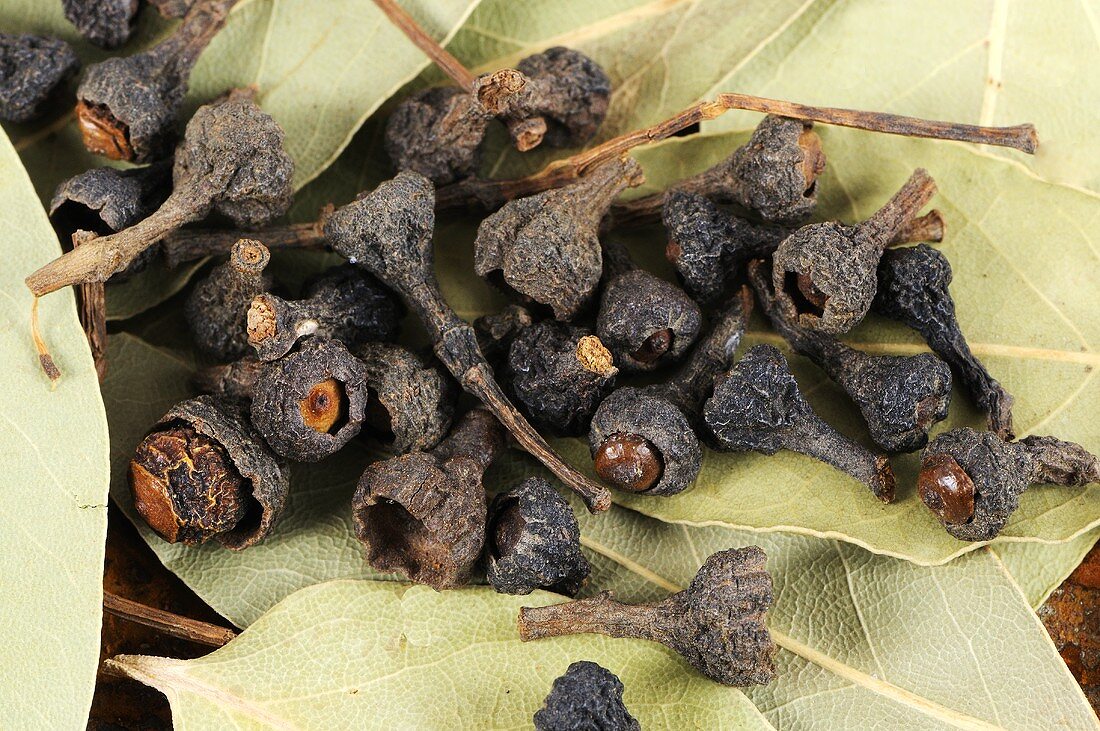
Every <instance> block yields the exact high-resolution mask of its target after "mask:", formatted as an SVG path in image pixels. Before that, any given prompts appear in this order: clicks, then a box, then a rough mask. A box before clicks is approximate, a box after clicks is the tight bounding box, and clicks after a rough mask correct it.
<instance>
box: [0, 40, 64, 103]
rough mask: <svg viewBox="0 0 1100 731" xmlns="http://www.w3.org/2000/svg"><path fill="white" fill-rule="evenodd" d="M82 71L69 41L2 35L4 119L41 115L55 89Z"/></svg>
mask: <svg viewBox="0 0 1100 731" xmlns="http://www.w3.org/2000/svg"><path fill="white" fill-rule="evenodd" d="M79 68H80V59H78V58H77V57H76V54H75V53H74V52H73V49H72V48H71V47H70V46H69V44H68V43H66V42H65V41H61V40H58V39H56V38H49V37H47V36H32V35H29V34H25V35H14V34H11V33H0V119H2V120H4V121H5V122H29V121H31V120H32V119H34V118H35V117H37V116H39V115H40V114H41V113H42V109H43V107H44V106H45V103H46V100H47V99H48V98H49V97H50V95H51V94H53V91H54V89H56V88H57V87H58V86H60V85H61V83H62V82H63V81H65V80H66V79H68V78H69V77H70V76H72V75H73V74H75V73H76V71H77V69H79Z"/></svg>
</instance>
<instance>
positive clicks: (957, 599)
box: [578, 508, 1098, 729]
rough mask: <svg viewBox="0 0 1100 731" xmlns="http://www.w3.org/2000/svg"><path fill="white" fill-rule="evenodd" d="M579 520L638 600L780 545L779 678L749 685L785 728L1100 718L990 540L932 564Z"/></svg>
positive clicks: (1040, 725) (597, 581) (589, 542)
mask: <svg viewBox="0 0 1100 731" xmlns="http://www.w3.org/2000/svg"><path fill="white" fill-rule="evenodd" d="M578 518H579V520H580V522H581V532H582V542H583V544H584V546H585V547H586V548H587V549H589V550H588V555H589V557H590V559H591V560H592V563H593V573H592V575H591V577H590V579H589V581H590V583H591V584H593V585H595V586H598V587H600V588H611V589H613V590H614V591H615V593H616V595H618V596H620V597H621V598H623V599H624V600H627V601H634V602H641V601H653V600H657V599H660V598H661V597H663V596H666V595H667V594H668V593H669V592H670V591H675V590H677V589H679V588H680V587H684V586H687V584H688V582H690V580H691V577H692V576H693V575H694V574H695V571H696V570H697V569H698V567H699V565H700V564H701V563H702V561H703V560H705V559H706V557H707V556H709V555H710V554H712V553H714V552H716V551H719V550H723V549H726V548H730V547H733V546H743V545H748V544H757V545H759V546H761V547H762V548H764V550H765V551H767V553H768V569H769V571H770V572H771V574H772V578H773V581H774V585H775V605H774V606H773V608H772V610H771V611H770V613H769V619H768V625H769V628H770V629H771V631H772V634H773V637H774V638H775V641H776V643H777V644H778V645H779V647H780V648H781V649H780V651H779V654H778V655H777V658H776V659H777V671H778V674H777V677H776V680H775V682H773V683H771V684H770V685H767V686H764V687H754V688H749V689H746V693H747V695H748V696H749V698H751V699H752V700H753V702H754V703H756V705H757V707H758V708H759V709H760V710H761V711H762V712H763V713H764V715H765V716H767V718H768V720H769V721H771V723H772V724H773V725H774V726H775V727H776V728H783V729H803V728H806V729H809V728H830V729H831V728H859V729H896V728H905V729H943V728H966V729H976V728H1012V729H1025V728H1028V729H1051V728H1065V729H1070V728H1072V729H1084V728H1097V727H1098V723H1097V720H1096V717H1095V716H1094V715H1093V712H1092V710H1091V708H1090V706H1089V705H1088V702H1087V701H1086V699H1085V697H1084V695H1083V694H1082V693H1081V690H1080V688H1079V686H1078V685H1077V683H1076V681H1074V679H1073V676H1072V675H1070V673H1069V672H1068V670H1067V669H1066V667H1065V664H1064V663H1063V662H1062V660H1061V658H1060V657H1059V656H1058V653H1057V651H1056V650H1055V648H1054V645H1053V644H1052V643H1051V641H1050V638H1049V636H1048V635H1047V634H1046V631H1045V630H1044V629H1043V626H1042V624H1041V623H1040V622H1039V620H1038V618H1037V617H1036V616H1035V614H1034V613H1033V612H1032V611H1031V609H1030V607H1029V606H1028V604H1027V602H1026V601H1025V598H1024V596H1023V594H1021V592H1020V589H1019V587H1018V586H1017V585H1016V584H1015V582H1014V581H1013V580H1012V578H1011V577H1010V576H1009V574H1008V573H1007V571H1006V570H1005V567H1004V566H1003V564H1002V563H1001V562H999V561H998V560H997V559H996V558H994V557H993V556H992V555H991V554H990V553H988V550H987V549H983V550H979V551H975V552H973V553H970V554H968V555H966V556H964V557H962V558H960V559H958V560H957V561H953V562H951V563H949V564H947V565H944V566H935V567H921V566H915V565H913V564H911V563H909V562H906V561H899V560H897V559H892V558H888V557H885V556H876V555H874V554H871V553H867V552H865V551H861V550H860V549H858V548H856V547H854V546H851V545H849V544H847V543H843V542H839V541H830V540H822V539H818V538H807V537H803V536H797V535H782V534H769V535H762V534H758V533H750V532H746V531H735V530H730V529H726V528H717V527H710V528H692V527H689V526H684V525H673V524H664V523H658V522H655V521H653V520H649V519H646V518H645V517H643V516H641V515H639V514H637V513H634V512H631V511H628V510H621V509H618V508H613V512H612V514H611V515H609V516H606V517H598V516H597V517H593V516H589V515H585V514H583V513H582V514H579V515H578ZM1042 548H1043V549H1048V548H1050V547H1048V546H1043V547H1042ZM1037 550H1038V549H1037ZM1044 555H1045V554H1044Z"/></svg>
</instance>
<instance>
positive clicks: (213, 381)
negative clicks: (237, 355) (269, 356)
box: [191, 355, 265, 402]
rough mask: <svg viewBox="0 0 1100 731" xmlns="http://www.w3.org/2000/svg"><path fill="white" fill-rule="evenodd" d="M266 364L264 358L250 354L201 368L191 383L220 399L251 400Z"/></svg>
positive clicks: (203, 391)
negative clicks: (230, 361)
mask: <svg viewBox="0 0 1100 731" xmlns="http://www.w3.org/2000/svg"><path fill="white" fill-rule="evenodd" d="M264 366H265V364H264V362H263V361H262V360H260V359H259V358H255V357H253V356H251V355H249V356H245V357H244V358H241V359H240V360H235V361H233V362H232V363H225V364H222V365H214V366H207V367H205V368H200V369H199V370H197V371H196V372H195V375H194V376H192V377H191V383H192V384H193V385H194V386H195V388H197V389H198V390H199V391H201V392H202V393H208V394H211V395H213V396H216V397H218V398H219V399H228V400H232V401H237V402H246V401H251V400H252V389H253V388H254V387H255V386H256V381H258V380H259V378H260V374H261V373H262V372H263V369H264Z"/></svg>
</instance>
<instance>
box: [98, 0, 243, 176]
mask: <svg viewBox="0 0 1100 731" xmlns="http://www.w3.org/2000/svg"><path fill="white" fill-rule="evenodd" d="M131 1H132V0H131ZM235 3H236V0H197V1H196V2H195V3H194V5H193V7H192V8H191V9H190V10H189V11H188V13H187V17H185V18H184V20H183V22H182V23H181V24H180V25H179V27H178V28H177V29H176V31H175V32H174V33H173V34H172V35H171V36H169V37H168V38H167V39H166V40H164V41H161V42H160V43H158V44H157V45H155V46H153V47H152V48H151V49H149V50H148V51H145V52H143V53H138V54H135V55H133V56H126V57H116V58H109V59H107V60H106V61H103V62H101V63H97V64H95V65H93V66H90V67H88V71H87V73H86V74H85V75H84V80H83V81H82V82H81V83H80V88H79V89H77V93H76V95H77V106H76V115H77V121H78V123H79V124H80V131H81V133H82V134H83V135H84V146H85V147H87V148H88V150H90V151H91V152H94V153H96V154H97V155H104V156H106V157H109V158H111V159H112V160H129V161H131V162H151V161H153V160H157V159H159V158H162V157H164V156H166V154H167V153H168V152H169V151H170V150H171V149H172V144H173V143H174V142H175V139H176V123H177V119H178V116H179V111H180V106H181V105H182V104H183V97H184V95H185V94H186V93H187V85H188V80H189V78H190V76H191V69H192V68H193V67H194V65H195V62H196V61H198V59H199V55H200V54H201V53H202V52H203V50H204V49H205V48H206V46H207V44H209V43H210V40H211V39H212V38H213V37H214V35H215V34H216V33H217V32H218V31H219V30H221V27H222V26H223V25H225V19H226V17H227V16H228V15H229V10H230V8H232V7H233V5H234V4H235ZM96 5H97V6H99V5H101V3H96Z"/></svg>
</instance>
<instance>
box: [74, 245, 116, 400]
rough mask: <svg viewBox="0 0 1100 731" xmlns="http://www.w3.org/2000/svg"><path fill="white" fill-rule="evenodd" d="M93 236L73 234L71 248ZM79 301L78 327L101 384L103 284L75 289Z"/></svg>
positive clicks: (104, 370)
mask: <svg viewBox="0 0 1100 731" xmlns="http://www.w3.org/2000/svg"><path fill="white" fill-rule="evenodd" d="M94 238H95V234H93V233H91V232H89V231H76V232H75V233H73V238H72V240H73V246H74V247H77V246H80V245H81V244H83V243H85V242H87V241H91V240H93V239H94ZM77 299H78V301H79V305H80V306H79V311H78V315H79V316H80V326H81V327H82V328H84V336H85V337H86V338H88V347H89V348H90V349H91V351H92V360H93V361H94V362H95V372H96V375H97V376H99V380H100V382H101V383H102V382H103V378H104V376H106V375H107V288H106V287H105V286H104V284H103V282H89V283H87V284H81V285H80V286H79V287H78V288H77Z"/></svg>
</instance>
